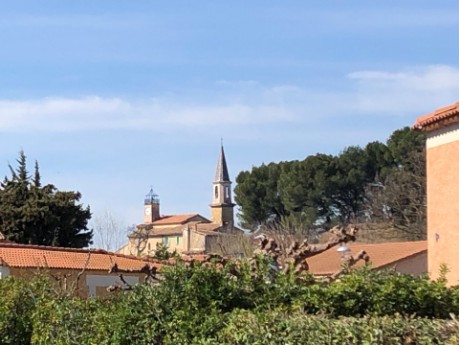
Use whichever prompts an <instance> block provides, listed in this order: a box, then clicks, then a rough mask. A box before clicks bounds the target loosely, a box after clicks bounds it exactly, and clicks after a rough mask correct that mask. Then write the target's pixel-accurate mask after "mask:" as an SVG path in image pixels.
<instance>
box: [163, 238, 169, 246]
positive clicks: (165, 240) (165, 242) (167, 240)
mask: <svg viewBox="0 0 459 345" xmlns="http://www.w3.org/2000/svg"><path fill="white" fill-rule="evenodd" d="M163 245H165V246H168V245H169V237H163Z"/></svg>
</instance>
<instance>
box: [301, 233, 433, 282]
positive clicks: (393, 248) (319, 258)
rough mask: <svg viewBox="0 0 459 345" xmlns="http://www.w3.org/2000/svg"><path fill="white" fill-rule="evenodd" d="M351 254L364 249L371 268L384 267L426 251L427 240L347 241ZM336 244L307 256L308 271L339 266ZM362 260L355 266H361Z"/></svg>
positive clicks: (332, 270)
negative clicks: (319, 252)
mask: <svg viewBox="0 0 459 345" xmlns="http://www.w3.org/2000/svg"><path fill="white" fill-rule="evenodd" d="M347 246H348V247H349V248H350V249H351V250H352V254H357V253H358V252H359V251H361V250H365V251H366V252H367V254H368V255H369V257H370V262H371V266H372V267H373V268H384V267H387V266H390V265H394V264H396V263H397V262H398V261H400V260H403V259H406V258H409V257H411V256H414V255H417V254H421V253H423V252H426V251H427V241H414V242H385V243H348V244H347ZM337 247H338V246H335V247H333V248H330V249H329V250H327V251H325V252H323V253H321V254H319V255H316V256H313V257H311V258H309V259H308V260H307V261H308V264H309V271H310V272H311V273H313V274H317V275H328V274H333V273H335V272H337V271H339V269H340V268H341V259H340V256H339V254H338V252H337V251H336V249H337ZM362 265H363V262H361V263H358V264H357V265H356V267H359V266H362Z"/></svg>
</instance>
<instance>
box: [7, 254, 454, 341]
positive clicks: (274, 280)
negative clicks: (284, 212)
mask: <svg viewBox="0 0 459 345" xmlns="http://www.w3.org/2000/svg"><path fill="white" fill-rule="evenodd" d="M259 259H260V261H259V262H258V269H257V270H255V271H254V270H252V269H251V266H250V265H247V266H245V269H244V268H243V269H242V273H243V274H241V275H240V276H239V277H238V279H237V280H235V279H234V276H233V275H232V274H231V270H232V267H231V266H230V265H227V266H225V267H223V268H220V269H216V268H215V267H207V266H201V265H199V264H196V265H194V266H193V267H190V266H184V265H181V264H179V265H176V266H173V267H169V268H167V269H165V270H164V272H163V275H164V276H163V278H164V279H163V281H162V282H161V284H159V285H157V286H150V285H137V286H135V287H134V288H133V290H132V291H127V292H122V291H121V292H119V293H115V294H112V295H109V296H107V297H105V298H91V299H81V298H78V297H73V296H72V295H71V294H68V293H67V291H63V290H60V289H58V288H56V286H55V285H53V284H51V283H50V282H49V281H47V280H45V279H44V278H39V279H37V280H30V279H29V280H20V279H12V278H6V279H1V280H0V344H2V345H13V344H14V345H28V344H34V345H37V344H40V345H41V344H55V345H61V344H62V345H70V344H77V345H86V344H88V345H89V344H107V345H108V344H110V345H117V344H120V345H124V344H126V345H130V344H136V345H142V344H145V345H147V344H187V345H188V344H207V345H211V344H240V345H241V344H275V345H278V344H317V345H320V344H456V343H457V341H458V338H457V335H458V334H459V322H458V321H454V320H451V319H450V313H452V314H456V315H457V313H458V312H459V289H458V288H457V287H453V288H448V287H446V285H445V281H444V279H440V280H438V281H431V280H429V279H428V278H427V277H420V278H416V277H412V276H408V275H402V274H398V273H396V272H394V271H391V272H377V271H371V270H369V269H367V268H365V269H362V270H359V271H357V272H354V273H352V274H349V275H346V276H343V277H342V278H341V279H340V280H339V281H335V282H333V283H330V284H314V283H308V279H307V278H304V279H303V280H302V281H301V282H299V281H298V278H297V277H296V276H295V275H293V274H292V275H286V274H279V275H277V276H276V277H272V275H271V272H270V269H269V261H267V260H265V259H266V258H265V259H263V258H259Z"/></svg>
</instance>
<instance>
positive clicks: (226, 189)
mask: <svg viewBox="0 0 459 345" xmlns="http://www.w3.org/2000/svg"><path fill="white" fill-rule="evenodd" d="M229 197H230V196H229V187H225V198H227V199H229Z"/></svg>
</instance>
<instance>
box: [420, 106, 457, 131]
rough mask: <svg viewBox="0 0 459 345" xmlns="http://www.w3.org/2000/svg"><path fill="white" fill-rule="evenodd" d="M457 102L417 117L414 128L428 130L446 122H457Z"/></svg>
mask: <svg viewBox="0 0 459 345" xmlns="http://www.w3.org/2000/svg"><path fill="white" fill-rule="evenodd" d="M458 115H459V102H457V103H454V104H451V105H448V106H446V107H443V108H440V109H437V110H435V111H433V112H431V113H430V114H427V115H424V116H421V117H419V118H418V119H417V120H416V123H415V124H414V126H413V128H414V129H419V130H423V131H427V132H428V131H430V130H432V129H435V128H437V127H441V126H442V125H443V124H445V122H446V123H448V124H449V123H456V122H459V116H458Z"/></svg>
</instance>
